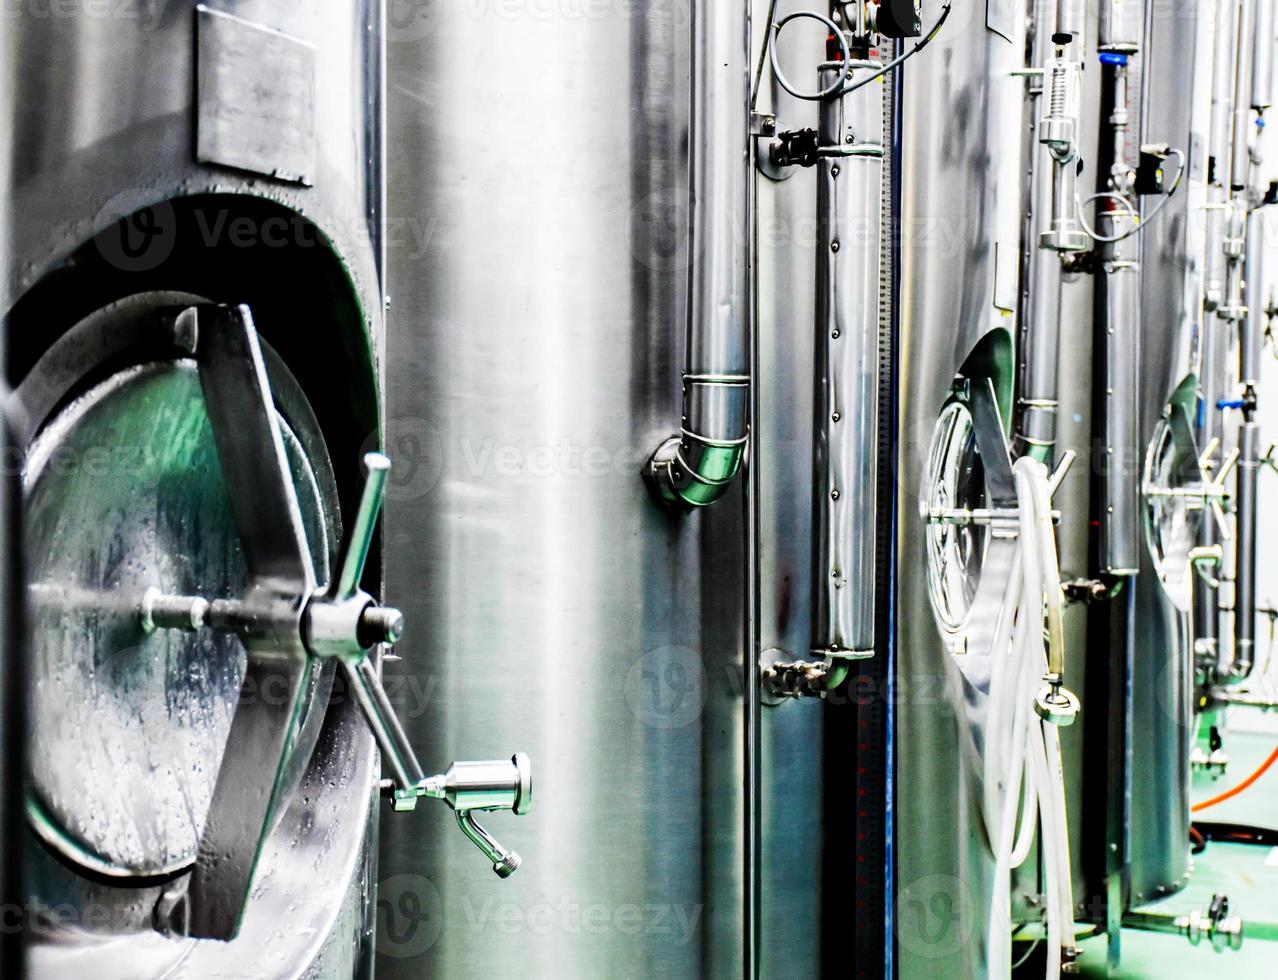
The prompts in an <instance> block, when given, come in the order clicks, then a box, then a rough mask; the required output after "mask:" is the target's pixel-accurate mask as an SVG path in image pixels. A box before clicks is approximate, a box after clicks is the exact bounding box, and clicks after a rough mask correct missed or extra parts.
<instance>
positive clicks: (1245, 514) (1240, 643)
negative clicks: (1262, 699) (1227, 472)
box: [1229, 419, 1260, 681]
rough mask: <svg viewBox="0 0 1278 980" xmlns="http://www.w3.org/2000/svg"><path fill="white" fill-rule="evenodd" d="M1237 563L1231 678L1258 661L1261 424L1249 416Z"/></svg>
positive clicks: (1243, 439)
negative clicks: (1258, 504) (1257, 584)
mask: <svg viewBox="0 0 1278 980" xmlns="http://www.w3.org/2000/svg"><path fill="white" fill-rule="evenodd" d="M1239 447H1240V449H1241V453H1240V455H1239V457H1238V486H1237V501H1236V504H1235V507H1236V526H1237V531H1236V537H1237V541H1236V543H1235V546H1234V547H1235V558H1234V561H1235V566H1234V659H1233V663H1232V664H1231V666H1230V670H1229V676H1230V679H1231V680H1235V681H1239V680H1243V679H1245V678H1246V677H1249V676H1250V675H1251V672H1252V668H1253V667H1254V666H1255V663H1256V659H1255V658H1256V517H1257V510H1256V490H1257V482H1258V481H1257V477H1258V475H1259V473H1260V423H1259V422H1257V421H1255V420H1254V419H1248V420H1247V421H1246V422H1244V423H1243V426H1242V431H1241V433H1240V435H1239Z"/></svg>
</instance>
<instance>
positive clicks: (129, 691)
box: [3, 0, 383, 978]
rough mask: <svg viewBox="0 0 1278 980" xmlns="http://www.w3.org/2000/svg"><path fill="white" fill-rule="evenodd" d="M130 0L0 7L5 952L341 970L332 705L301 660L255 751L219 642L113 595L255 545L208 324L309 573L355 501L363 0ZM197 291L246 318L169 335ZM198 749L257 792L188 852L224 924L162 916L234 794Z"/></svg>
mask: <svg viewBox="0 0 1278 980" xmlns="http://www.w3.org/2000/svg"><path fill="white" fill-rule="evenodd" d="M135 13H136V14H137V16H134V17H118V16H101V12H98V13H97V14H96V15H95V13H94V12H93V11H92V10H90V9H89V8H77V9H76V10H74V11H62V12H60V13H59V15H58V16H52V17H51V16H45V15H42V12H41V11H38V10H36V9H34V8H32V9H29V10H28V9H24V10H23V11H22V12H21V13H20V14H19V15H17V16H14V17H6V18H5V28H6V30H7V31H9V32H11V34H12V35H13V37H12V41H13V61H12V66H13V72H14V84H13V88H14V91H13V97H12V103H11V105H12V116H11V117H8V112H7V111H6V115H7V118H11V119H12V123H13V130H14V132H15V133H17V134H20V135H19V138H18V140H17V141H16V145H15V146H14V148H13V152H12V154H11V155H6V161H7V162H8V163H9V164H10V175H11V179H12V188H13V201H14V213H15V214H16V215H17V216H18V218H17V220H16V221H15V224H14V226H13V229H12V230H13V236H12V242H11V246H12V247H11V249H10V251H9V252H8V260H7V261H6V262H5V263H4V265H3V276H4V286H5V289H4V295H5V303H4V306H3V312H4V315H5V329H6V345H5V356H6V362H5V368H6V381H7V383H8V386H9V388H10V389H15V394H14V396H13V397H12V398H10V399H9V401H8V402H7V405H6V408H7V409H8V410H9V412H10V414H11V416H12V417H13V418H14V419H15V421H16V423H17V426H18V430H17V431H18V435H17V438H18V442H19V446H20V447H23V448H25V450H26V454H25V456H23V457H22V458H21V459H22V466H21V475H22V477H23V480H24V485H25V506H26V508H27V518H28V536H27V545H28V550H29V553H30V556H31V557H32V558H33V561H32V562H31V563H30V568H29V573H30V577H31V581H30V582H29V583H28V589H27V593H28V596H27V598H28V601H29V602H30V604H31V607H32V610H33V616H32V622H33V628H32V630H31V632H30V634H29V635H28V636H27V638H26V641H25V643H24V647H23V648H24V649H25V650H26V651H27V654H28V658H29V663H30V665H31V670H32V677H31V683H30V685H29V699H30V710H31V713H32V723H31V731H32V738H31V746H30V756H31V763H30V777H29V780H28V785H29V788H28V796H27V800H26V814H27V818H28V819H27V821H26V823H27V825H28V827H27V828H25V829H24V831H23V847H22V855H23V860H24V862H25V864H26V869H27V872H28V879H29V880H28V886H27V890H26V891H24V895H30V896H31V897H32V904H30V905H29V907H26V908H24V911H25V912H26V913H27V916H28V924H29V926H30V929H29V930H28V932H27V940H28V942H27V945H28V949H27V967H28V970H29V972H30V973H31V975H32V976H35V977H41V976H55V975H56V976H65V975H67V974H68V973H71V972H75V971H81V972H90V973H92V974H93V975H95V976H102V977H114V976H119V977H129V978H133V977H145V976H152V975H154V976H159V975H161V974H163V975H165V976H171V977H178V976H190V977H195V976H201V977H203V976H209V975H213V974H223V975H248V974H250V973H254V972H257V973H260V974H262V975H277V974H278V975H285V974H287V975H299V976H333V977H349V976H352V975H356V974H359V973H360V972H361V971H363V972H367V971H368V970H369V969H371V942H370V940H371V932H372V921H371V912H372V907H373V906H372V902H371V898H372V894H371V885H372V882H371V878H372V867H373V866H372V861H373V860H374V853H373V846H372V842H373V840H374V835H373V834H372V833H371V830H370V828H371V820H372V819H373V818H374V816H375V813H376V811H375V810H374V803H375V802H376V801H375V789H376V778H377V773H376V755H375V752H374V751H373V746H372V740H371V737H370V735H369V733H368V731H367V729H366V727H365V725H364V723H363V722H362V720H361V719H360V717H359V713H358V709H357V707H356V706H355V704H354V702H353V701H352V699H350V698H349V697H345V696H343V697H338V698H334V699H333V700H332V701H331V702H330V700H329V699H328V690H329V687H328V684H329V683H330V682H331V679H332V672H331V671H330V670H328V669H317V670H316V671H314V672H313V673H309V672H308V673H307V674H306V677H307V678H308V681H307V684H306V685H304V686H303V688H302V689H301V701H300V702H298V703H299V704H300V705H301V709H300V710H301V712H302V713H301V714H299V715H297V716H295V717H293V718H291V719H288V724H289V727H288V728H287V729H281V731H287V732H288V733H291V734H295V735H296V739H297V741H296V744H297V745H298V746H300V748H299V749H298V750H297V751H296V752H294V753H292V755H291V756H288V755H285V754H281V760H283V759H286V758H291V759H292V761H291V762H289V763H288V764H287V765H284V764H281V768H280V771H279V772H278V773H276V765H277V763H276V760H274V759H273V758H271V757H270V756H269V753H267V752H266V751H265V750H264V748H263V743H262V742H261V741H256V740H253V739H249V740H248V741H249V743H250V744H251V746H252V748H251V750H250V751H247V752H243V753H241V752H239V750H238V749H237V748H236V746H237V745H239V744H241V743H239V742H237V741H236V738H235V736H234V735H232V736H231V741H230V742H229V743H228V742H227V741H226V739H227V732H228V730H230V731H232V732H234V730H235V728H234V726H235V725H236V724H238V719H240V718H242V717H249V716H256V714H257V711H258V709H259V708H262V706H267V708H265V709H262V710H268V709H269V704H270V701H271V698H270V697H268V696H267V694H266V692H265V690H262V691H259V692H257V693H256V694H254V693H252V692H250V693H247V694H246V689H245V688H244V687H242V686H241V679H242V678H243V677H245V676H248V675H247V674H245V669H246V668H245V653H244V648H243V647H242V646H241V644H240V641H239V640H238V639H236V638H234V637H230V636H223V637H221V638H216V639H215V638H212V637H211V635H210V634H208V633H196V632H168V631H166V630H163V629H161V630H159V631H158V632H157V631H154V630H153V629H148V626H147V622H146V617H145V615H144V614H143V610H144V609H145V602H146V600H145V595H146V594H147V593H146V589H147V588H148V587H159V588H161V589H169V588H176V587H178V586H181V585H183V584H185V585H186V586H188V587H196V586H198V587H200V588H205V587H208V588H210V589H212V590H214V591H211V592H210V595H209V598H210V599H213V600H219V599H225V600H230V599H233V598H234V592H233V590H234V588H235V586H236V584H237V582H241V581H242V576H243V575H244V570H245V567H246V564H247V567H248V569H249V571H250V572H251V571H252V570H253V568H254V561H255V559H254V557H253V556H254V555H255V554H256V553H257V544H256V542H254V541H249V540H246V538H245V534H244V524H243V523H242V522H241V521H240V520H239V519H238V518H237V519H236V520H235V521H234V522H232V521H231V519H230V517H231V514H232V512H239V513H243V512H245V511H247V510H252V509H253V508H255V507H260V506H261V505H262V501H261V500H260V499H254V500H253V501H252V503H251V504H250V505H248V506H247V507H246V506H244V502H243V501H242V500H241V501H240V502H239V504H238V505H237V501H236V495H237V493H238V494H240V495H241V496H243V495H244V494H246V493H249V492H250V491H249V488H248V486H247V485H245V484H243V483H239V484H237V482H236V481H235V480H234V479H232V473H231V471H228V470H227V468H226V466H227V462H228V457H227V454H226V452H225V451H223V450H224V449H225V446H226V445H230V444H239V443H242V444H244V445H246V446H247V443H248V442H249V441H250V440H248V437H247V434H248V433H249V432H250V431H252V423H253V421H255V420H256V417H251V416H250V415H248V414H243V413H242V414H240V415H238V416H236V415H235V414H234V413H233V412H227V411H226V408H227V407H228V404H229V403H222V404H221V406H220V408H219V407H218V405H216V404H215V401H216V398H217V394H216V391H215V389H216V386H217V385H216V379H214V378H212V376H211V374H208V373H206V372H205V368H206V367H208V366H209V365H210V364H212V359H213V357H214V355H213V354H211V353H209V351H210V350H211V349H212V348H211V347H210V346H209V341H210V339H211V338H215V337H219V336H226V337H234V336H239V337H240V339H241V340H243V341H244V343H245V344H246V345H247V346H245V347H244V348H243V349H242V350H241V351H240V352H239V354H237V355H236V356H237V357H238V358H239V359H238V360H236V361H235V363H236V364H237V365H241V366H243V365H247V366H248V371H249V373H248V374H245V375H244V376H245V377H248V378H250V379H251V381H252V383H253V384H254V385H256V386H257V387H256V388H254V389H252V390H254V391H256V392H257V393H258V394H259V395H261V394H262V393H263V392H265V394H266V395H269V396H270V397H271V399H272V400H273V404H270V403H266V402H262V403H261V404H259V405H257V406H256V407H255V408H254V410H255V411H257V410H261V411H263V412H265V411H269V410H272V409H273V411H274V419H273V420H272V418H271V417H270V416H266V415H263V416H261V418H262V419H263V420H264V422H265V424H266V425H267V426H268V428H267V429H265V430H262V431H264V432H266V433H274V434H272V435H270V437H269V439H268V440H267V442H268V443H271V444H273V445H274V446H275V447H276V449H274V450H273V449H272V448H271V446H269V445H268V446H266V448H265V449H263V450H262V451H263V452H267V453H271V452H275V454H276V455H275V458H274V461H275V462H278V463H280V465H281V473H284V474H286V475H288V476H289V477H291V478H292V481H293V483H294V486H292V487H289V488H288V492H287V494H286V496H288V497H289V499H293V498H296V499H295V500H294V503H295V504H300V508H301V513H302V516H301V518H300V519H299V520H300V521H302V522H304V524H305V527H304V530H305V536H306V538H307V539H309V553H308V554H309V557H308V559H307V560H308V561H310V562H313V563H314V567H315V570H316V579H317V580H318V582H322V581H323V580H324V577H325V575H326V569H327V568H328V567H329V563H330V561H331V559H332V557H333V556H334V555H335V554H336V548H337V545H338V543H339V540H340V534H341V526H342V525H341V514H342V512H343V511H345V512H347V513H348V514H349V512H350V510H351V509H353V505H354V502H355V501H356V500H357V499H358V495H359V492H360V480H361V473H360V470H359V460H360V455H361V450H362V449H367V448H375V447H376V445H377V444H378V441H379V438H380V417H381V413H380V400H379V399H380V395H379V387H378V379H377V373H376V372H377V369H376V363H377V354H378V351H379V345H380V341H381V332H382V331H381V322H382V308H383V298H382V285H381V256H380V249H381V245H382V230H381V229H382V201H381V180H382V177H381V152H380V147H381V126H382V120H381V113H380V106H381V88H382V81H381V69H382V66H381V57H380V45H381V34H382V30H381V28H382V14H381V9H380V5H379V4H378V3H376V2H363V0H353V2H349V3H337V4H333V3H320V2H303V3H291V4H284V3H274V2H248V0H245V2H241V0H213V2H211V3H209V4H204V5H196V4H191V3H182V4H176V5H161V6H159V7H154V8H146V9H145V10H144V9H142V8H139V9H138V10H137V11H135ZM9 66H10V61H9V59H8V58H6V59H5V70H8V69H9ZM8 105H10V103H8V102H6V106H8ZM6 183H7V182H6ZM213 304H225V305H224V306H223V307H221V309H222V310H224V311H235V310H238V309H239V308H240V305H241V304H243V308H244V309H245V310H247V311H250V312H251V318H250V317H249V316H248V315H247V314H246V315H245V316H244V317H238V315H237V316H236V317H233V319H235V321H236V323H238V324H239V325H240V329H241V334H234V332H233V331H232V332H231V333H227V334H222V333H221V330H222V329H223V328H222V327H219V326H218V325H217V324H218V323H219V322H220V321H219V320H218V316H221V315H222V314H217V315H211V316H210V318H209V320H208V321H207V326H206V329H208V330H209V331H210V332H209V333H207V334H197V333H188V334H183V333H182V332H181V329H180V327H179V325H178V320H177V319H175V317H176V312H177V311H178V310H181V309H183V308H188V307H191V306H199V307H201V308H202V309H205V310H206V311H212V310H213V309H215V307H214V305H213ZM200 322H201V323H206V321H205V320H203V319H202V320H201V321H200ZM228 322H229V321H228ZM227 329H230V328H227ZM197 336H200V337H203V340H202V341H197V339H196V337H197ZM184 345H185V346H184ZM215 346H216V345H215ZM241 355H242V356H241ZM227 356H228V357H229V356H230V355H227ZM197 362H198V363H199V368H198V370H197V366H196V364H197ZM241 407H243V406H241ZM228 417H230V418H233V419H235V421H236V422H238V423H239V425H240V427H239V428H237V429H236V430H235V432H234V433H231V432H230V431H229V429H230V427H229V426H228ZM219 435H222V436H226V435H230V438H229V439H225V440H223V445H222V446H221V447H219V448H218V449H215V445H214V443H215V441H216V439H215V437H217V436H219ZM251 451H254V450H253V448H252V447H250V448H248V449H246V452H251ZM264 458H268V457H264ZM68 459H69V460H70V461H71V462H70V463H68V462H67V460H68ZM51 461H52V462H51ZM285 466H287V467H288V469H287V470H285V469H284V468H283V467H285ZM219 467H220V468H221V473H220V474H219ZM281 492H282V493H283V492H284V491H281ZM280 516H281V522H282V523H288V522H289V515H280ZM295 527H296V529H297V530H298V533H299V534H300V533H301V531H302V530H303V528H302V527H301V525H300V524H298V525H295ZM379 579H380V575H379V574H378V571H377V570H374V571H373V572H371V573H370V574H369V575H368V576H367V577H366V579H365V585H366V586H368V587H370V588H374V589H375V588H376V582H377V581H378V580H379ZM318 582H316V583H314V584H318ZM218 590H222V591H218ZM250 663H251V659H250ZM339 693H342V694H344V693H345V692H341V691H340V688H339ZM237 695H238V700H237ZM286 696H288V697H292V694H291V692H289V693H287V694H286ZM288 703H292V702H288ZM233 719H235V720H233ZM294 725H296V726H297V727H293V726H294ZM258 734H265V733H264V732H259V733H258ZM77 739H78V740H79V741H78V742H77ZM288 741H289V739H286V741H285V744H288ZM76 745H79V748H76ZM228 745H229V747H227V746H228ZM313 746H318V748H316V749H315V751H314V752H313V753H311V752H310V751H309V749H310V748H311V747H313ZM224 750H225V751H224ZM219 759H220V760H221V763H220V764H219ZM229 771H234V772H242V773H245V774H248V776H249V777H251V778H250V782H253V784H254V786H255V787H257V786H259V785H262V784H264V785H266V786H267V787H268V789H269V791H270V792H269V801H268V802H266V803H263V802H261V800H262V795H257V794H256V789H255V791H254V793H250V794H246V795H245V796H244V797H243V805H244V807H245V808H246V810H247V812H250V813H254V814H259V815H260V814H262V813H265V814H266V818H265V820H264V821H263V820H258V822H257V825H256V826H257V827H260V828H262V830H263V831H264V832H263V833H261V834H260V835H259V834H257V833H253V834H252V838H255V839H251V838H248V837H246V838H245V840H246V841H247V844H248V849H247V850H244V849H240V850H237V851H236V852H235V853H231V854H225V853H224V854H221V855H220V858H221V862H220V865H219V866H222V867H229V866H231V865H235V866H236V867H241V868H242V867H248V868H249V869H255V870H254V876H253V878H252V884H253V887H252V888H251V890H250V895H251V897H250V898H249V899H248V902H247V904H246V905H244V907H243V910H242V912H241V910H240V904H239V901H238V899H236V898H235V894H236V892H235V888H231V889H230V891H228V892H227V893H226V897H225V899H224V898H223V897H222V896H221V895H220V894H218V895H217V897H210V899H209V904H208V905H207V907H206V908H207V909H213V908H214V906H215V905H216V907H217V913H218V914H217V916H215V918H219V920H220V921H219V924H218V928H219V929H223V930H227V931H228V934H229V933H234V934H235V938H234V939H233V940H231V941H229V942H222V941H215V940H203V939H194V938H190V937H189V935H188V927H189V928H190V929H191V930H194V933H199V930H200V928H202V927H201V926H200V923H202V922H206V921H208V919H209V916H208V915H206V914H205V912H206V908H201V907H200V906H199V901H200V899H199V897H198V896H203V895H209V896H214V895H215V894H216V893H217V888H216V887H214V888H213V889H212V890H203V889H204V886H202V885H199V884H197V885H193V886H191V889H190V891H189V892H188V891H187V884H188V883H189V882H190V881H192V880H196V879H198V878H199V875H200V874H201V873H203V871H207V869H209V868H211V867H213V864H214V863H217V862H214V863H208V862H207V861H205V860H204V859H202V858H197V856H196V850H195V843H196V841H198V840H200V839H201V838H203V837H204V836H205V831H207V829H208V826H207V825H208V823H209V822H210V821H211V819H212V818H211V817H210V816H209V815H210V814H211V813H218V814H221V815H223V816H225V817H227V818H228V820H229V821H230V823H234V822H235V819H236V818H237V816H238V815H237V814H236V813H235V812H234V810H235V808H234V806H233V805H232V803H233V796H234V794H233V792H232V793H231V794H230V795H225V796H224V795H221V794H219V792H218V790H217V784H218V782H219V779H218V777H219V773H220V772H229ZM273 774H275V775H277V776H278V777H279V779H280V780H282V781H279V782H277V781H274V780H273V779H272V778H271V777H272V775H273ZM293 788H298V789H297V792H296V793H294V792H293V791H292V790H293ZM231 790H234V787H231ZM148 794H153V795H148ZM219 801H221V802H219ZM151 804H154V805H151ZM219 807H221V809H219ZM8 814H9V811H6V815H8ZM246 823H251V821H250V820H248V819H247V818H246ZM267 828H270V829H269V832H265V831H267ZM250 830H252V827H250ZM200 853H201V854H203V853H204V852H203V851H201V852H200ZM228 858H230V859H231V860H227V859H228ZM193 869H194V870H193ZM201 869H203V871H202V870H201ZM205 877H206V880H207V879H208V878H209V876H208V875H206V876H205ZM212 878H213V879H216V878H217V876H216V874H214V875H212ZM219 883H220V879H219V880H218V881H215V885H217V884H219ZM241 894H242V893H241ZM191 903H194V904H191ZM49 909H57V910H59V911H58V914H57V915H54V916H52V917H50V915H49V914H48V910H49ZM67 909H70V910H72V911H71V913H70V914H69V915H68V913H67V911H66V910H67ZM286 917H287V920H288V923H289V928H288V929H285V930H281V929H280V923H281V922H282V921H283V920H284V919H285V918H286ZM199 934H212V933H199Z"/></svg>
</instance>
